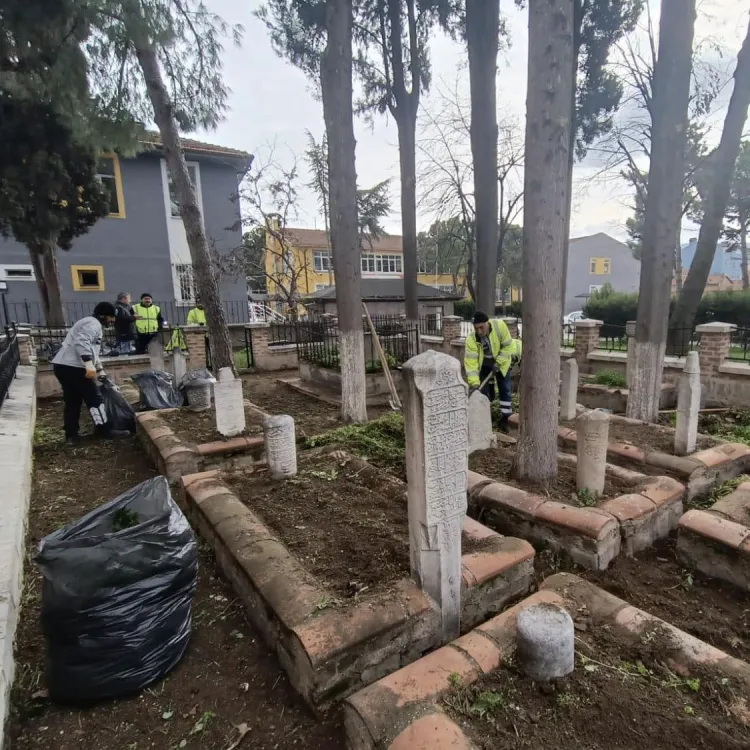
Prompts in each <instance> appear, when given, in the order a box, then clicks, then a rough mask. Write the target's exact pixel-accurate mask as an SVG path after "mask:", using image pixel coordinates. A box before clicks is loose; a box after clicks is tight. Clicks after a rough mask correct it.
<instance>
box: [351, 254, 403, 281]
mask: <svg viewBox="0 0 750 750" xmlns="http://www.w3.org/2000/svg"><path fill="white" fill-rule="evenodd" d="M360 267H361V269H362V273H363V274H372V275H374V276H400V275H401V274H403V272H404V271H403V269H404V265H403V256H402V255H399V254H398V253H362V255H361V257H360Z"/></svg>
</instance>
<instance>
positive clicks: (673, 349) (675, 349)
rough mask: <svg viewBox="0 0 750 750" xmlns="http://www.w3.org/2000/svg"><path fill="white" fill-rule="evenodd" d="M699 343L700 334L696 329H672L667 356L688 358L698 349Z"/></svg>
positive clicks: (668, 334)
mask: <svg viewBox="0 0 750 750" xmlns="http://www.w3.org/2000/svg"><path fill="white" fill-rule="evenodd" d="M699 343H700V334H698V333H696V332H695V328H670V329H669V330H668V331H667V348H666V351H665V354H666V355H667V356H668V357H687V355H688V353H689V352H691V351H693V350H694V349H697V348H698V344H699Z"/></svg>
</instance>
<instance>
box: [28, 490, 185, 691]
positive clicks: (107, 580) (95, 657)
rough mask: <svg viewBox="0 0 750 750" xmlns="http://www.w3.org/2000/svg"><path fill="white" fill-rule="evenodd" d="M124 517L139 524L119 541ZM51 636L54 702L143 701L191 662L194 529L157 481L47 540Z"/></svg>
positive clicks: (46, 618)
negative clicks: (136, 697) (153, 686)
mask: <svg viewBox="0 0 750 750" xmlns="http://www.w3.org/2000/svg"><path fill="white" fill-rule="evenodd" d="M123 509H125V510H127V511H130V512H135V513H137V514H138V520H139V523H138V524H137V525H135V526H133V527H131V528H125V529H123V530H122V531H119V532H114V531H113V523H114V521H115V516H116V515H117V514H118V511H120V517H121V516H122V510H123ZM35 560H36V562H37V563H38V564H39V566H40V568H41V570H42V574H43V576H44V584H43V587H42V630H43V632H44V635H45V638H46V640H47V687H48V689H49V693H50V697H51V698H52V699H53V700H58V701H61V702H67V703H90V702H92V701H95V700H100V699H104V698H115V697H119V696H123V695H128V694H130V693H134V692H137V691H138V690H141V689H142V688H144V687H146V686H147V685H149V684H150V683H152V682H154V681H155V680H158V679H160V678H161V677H163V676H164V675H165V674H167V672H169V671H170V670H171V669H172V668H173V667H174V666H175V665H176V664H177V663H178V662H179V661H180V659H181V658H182V655H183V653H184V652H185V648H186V647H187V644H188V641H189V639H190V627H191V616H190V608H191V604H192V600H193V594H194V593H195V586H196V581H197V574H198V551H197V547H196V544H195V538H194V536H193V532H192V529H191V528H190V525H189V524H188V522H187V520H186V519H185V516H184V515H183V514H182V511H180V509H179V508H178V507H177V505H176V504H175V502H174V500H173V499H172V496H171V494H170V492H169V486H168V484H167V480H166V479H165V478H164V477H156V478H155V479H149V480H147V481H145V482H142V483H141V484H139V485H138V486H137V487H133V488H132V489H130V490H128V491H127V492H126V493H124V494H123V495H120V496H119V497H117V498H115V499H114V500H110V501H109V502H108V503H105V504H104V505H102V506H101V507H100V508H97V509H96V510H94V511H92V512H91V513H89V514H88V515H86V516H84V517H83V518H81V519H79V520H78V521H76V522H74V523H72V524H70V525H69V526H65V527H64V528H62V529H59V530H58V531H55V532H54V533H53V534H50V535H49V536H47V537H45V538H44V539H42V541H41V542H40V544H39V549H38V551H37V554H36V557H35Z"/></svg>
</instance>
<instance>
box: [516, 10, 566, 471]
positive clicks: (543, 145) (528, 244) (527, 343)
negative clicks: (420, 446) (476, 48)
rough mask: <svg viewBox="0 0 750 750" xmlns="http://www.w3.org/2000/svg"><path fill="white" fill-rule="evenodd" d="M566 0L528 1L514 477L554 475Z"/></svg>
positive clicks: (563, 213) (562, 222) (562, 248)
mask: <svg viewBox="0 0 750 750" xmlns="http://www.w3.org/2000/svg"><path fill="white" fill-rule="evenodd" d="M573 1H574V0H530V1H529V67H528V91H529V93H528V97H527V104H526V159H525V166H526V168H525V173H524V221H523V246H524V268H523V289H524V311H523V328H524V330H523V333H524V377H523V378H522V380H521V413H520V417H521V429H520V435H519V439H518V453H517V457H518V465H517V471H518V475H519V477H521V478H523V479H527V480H534V481H540V482H545V483H549V482H552V481H554V479H555V478H556V477H557V416H558V408H557V397H558V384H559V383H558V381H559V377H560V320H561V319H562V306H563V300H562V286H561V284H560V274H562V272H563V254H564V251H565V244H566V237H565V232H566V226H565V223H566V211H567V209H566V206H567V204H568V202H569V197H568V161H569V158H570V148H571V137H570V129H571V127H572V125H573V122H572V121H573V96H572V91H573V87H574V85H575V82H574V77H573V60H574V57H573V33H572V32H573Z"/></svg>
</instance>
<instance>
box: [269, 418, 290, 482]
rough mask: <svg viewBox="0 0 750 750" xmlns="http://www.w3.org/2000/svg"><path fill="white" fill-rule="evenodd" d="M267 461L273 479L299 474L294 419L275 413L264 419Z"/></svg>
mask: <svg viewBox="0 0 750 750" xmlns="http://www.w3.org/2000/svg"><path fill="white" fill-rule="evenodd" d="M263 438H264V441H265V447H266V461H267V463H268V471H269V473H270V475H271V479H288V478H289V477H293V476H296V474H297V441H296V438H295V433H294V420H293V419H292V418H291V417H290V416H288V415H287V414H274V415H273V416H269V417H266V419H265V420H263Z"/></svg>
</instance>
